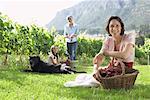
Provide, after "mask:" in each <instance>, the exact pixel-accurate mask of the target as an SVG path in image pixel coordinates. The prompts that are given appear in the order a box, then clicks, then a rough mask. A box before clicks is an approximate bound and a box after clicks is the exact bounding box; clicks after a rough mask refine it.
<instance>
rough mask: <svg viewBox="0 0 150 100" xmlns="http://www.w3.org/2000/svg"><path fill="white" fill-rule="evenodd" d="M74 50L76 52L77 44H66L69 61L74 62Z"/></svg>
mask: <svg viewBox="0 0 150 100" xmlns="http://www.w3.org/2000/svg"><path fill="white" fill-rule="evenodd" d="M76 50H77V42H73V43H68V42H67V51H68V53H69V55H70V59H71V60H76Z"/></svg>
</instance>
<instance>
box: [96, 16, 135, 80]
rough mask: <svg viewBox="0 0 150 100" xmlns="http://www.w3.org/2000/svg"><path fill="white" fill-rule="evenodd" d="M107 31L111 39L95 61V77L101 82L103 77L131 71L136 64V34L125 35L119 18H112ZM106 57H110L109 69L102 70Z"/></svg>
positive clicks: (106, 42)
mask: <svg viewBox="0 0 150 100" xmlns="http://www.w3.org/2000/svg"><path fill="white" fill-rule="evenodd" d="M106 31H107V32H108V34H109V37H108V38H107V39H106V40H105V41H104V44H103V46H102V49H101V50H100V52H99V53H98V54H97V55H96V56H95V57H94V59H93V63H94V72H95V74H94V75H93V76H94V78H95V79H96V80H99V81H100V78H101V77H111V76H115V75H120V74H122V73H125V72H126V73H127V72H129V71H131V69H132V67H133V63H134V55H135V53H134V49H135V34H133V33H130V34H124V31H125V29H124V24H123V22H122V20H121V19H120V18H119V17H118V16H111V17H110V19H109V20H108V24H107V27H106ZM105 56H109V57H110V58H111V61H110V63H109V65H108V66H107V68H102V67H100V65H101V64H102V62H103V59H104V57H105ZM124 71H125V72H124Z"/></svg>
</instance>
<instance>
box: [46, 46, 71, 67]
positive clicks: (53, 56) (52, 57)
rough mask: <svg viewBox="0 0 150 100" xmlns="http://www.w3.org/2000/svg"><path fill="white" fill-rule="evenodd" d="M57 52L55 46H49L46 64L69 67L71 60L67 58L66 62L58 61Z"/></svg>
mask: <svg viewBox="0 0 150 100" xmlns="http://www.w3.org/2000/svg"><path fill="white" fill-rule="evenodd" d="M58 51H59V50H58V47H57V46H54V45H53V46H51V49H50V54H49V58H48V63H49V64H54V65H58V64H66V65H67V66H70V64H71V60H70V59H69V58H67V60H66V61H60V58H59V54H58Z"/></svg>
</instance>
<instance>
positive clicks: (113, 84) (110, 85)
mask: <svg viewBox="0 0 150 100" xmlns="http://www.w3.org/2000/svg"><path fill="white" fill-rule="evenodd" d="M138 73H139V71H138V70H136V71H135V72H133V73H130V74H124V75H117V76H113V77H108V78H102V79H101V85H102V87H103V88H104V89H121V88H123V89H129V88H132V87H133V85H134V83H135V80H136V77H137V75H138Z"/></svg>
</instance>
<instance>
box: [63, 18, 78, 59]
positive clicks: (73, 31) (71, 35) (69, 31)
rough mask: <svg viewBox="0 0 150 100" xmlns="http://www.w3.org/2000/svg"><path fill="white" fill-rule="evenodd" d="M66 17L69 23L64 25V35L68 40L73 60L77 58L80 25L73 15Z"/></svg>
mask: <svg viewBox="0 0 150 100" xmlns="http://www.w3.org/2000/svg"><path fill="white" fill-rule="evenodd" d="M66 19H67V22H68V23H67V24H66V25H65V26H64V37H65V38H66V42H67V52H68V53H69V55H70V59H71V60H76V50H77V34H78V27H77V24H75V23H74V20H73V17H72V16H67V18H66Z"/></svg>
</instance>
